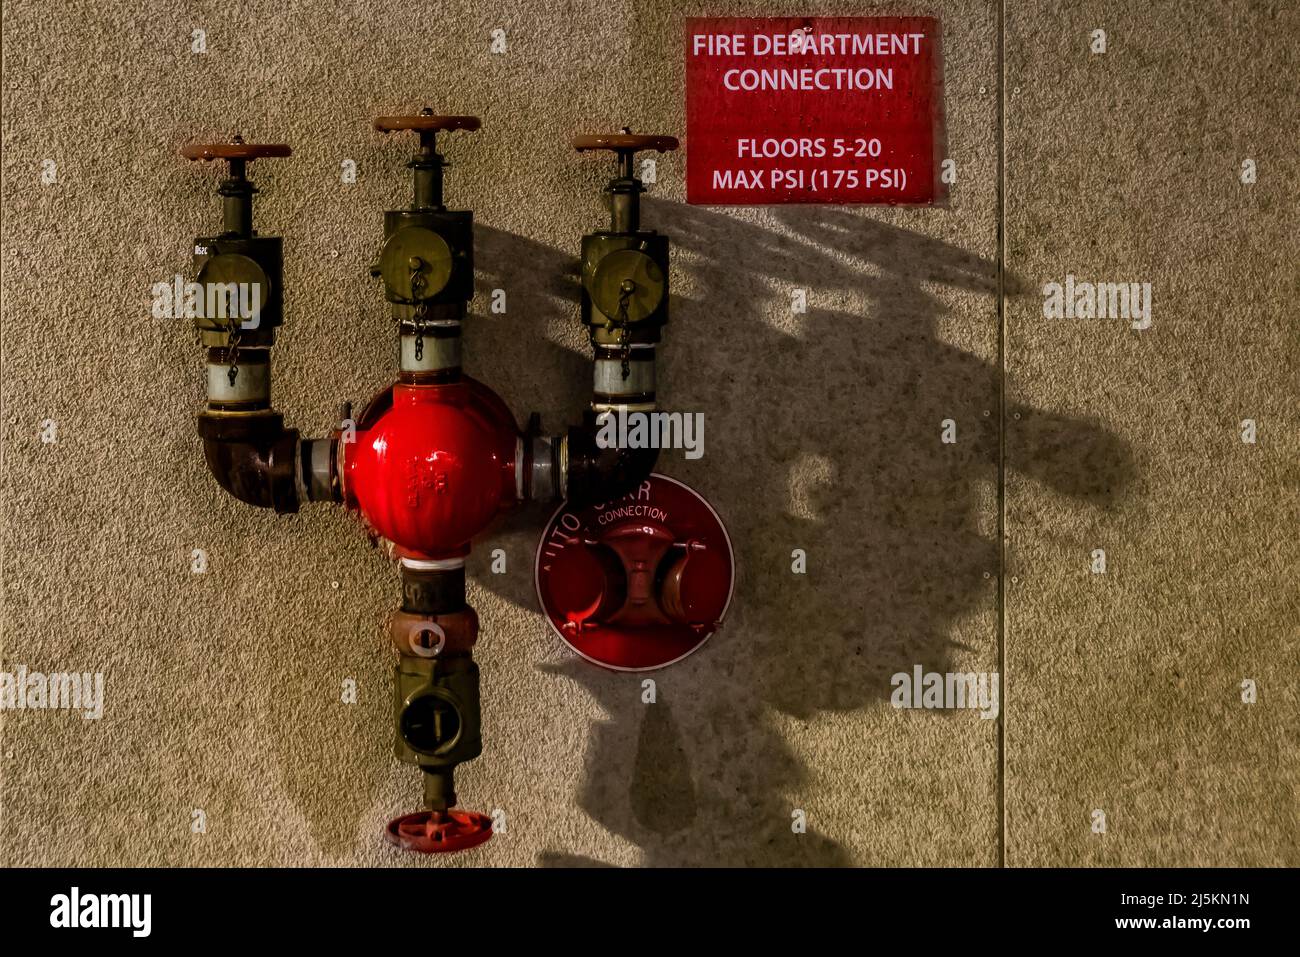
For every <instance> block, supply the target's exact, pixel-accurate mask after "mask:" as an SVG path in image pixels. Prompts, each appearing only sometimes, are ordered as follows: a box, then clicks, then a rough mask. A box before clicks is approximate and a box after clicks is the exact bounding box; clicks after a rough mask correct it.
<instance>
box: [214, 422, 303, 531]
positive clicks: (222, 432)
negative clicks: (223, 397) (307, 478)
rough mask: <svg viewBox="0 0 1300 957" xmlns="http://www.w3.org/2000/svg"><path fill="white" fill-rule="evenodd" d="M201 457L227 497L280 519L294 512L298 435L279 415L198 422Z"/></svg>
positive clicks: (296, 484)
mask: <svg viewBox="0 0 1300 957" xmlns="http://www.w3.org/2000/svg"><path fill="white" fill-rule="evenodd" d="M199 435H200V436H201V437H202V438H203V457H204V458H205V459H206V460H207V463H208V470H209V471H210V472H211V473H212V477H213V478H215V479H216V480H217V484H218V485H220V486H221V487H222V488H223V489H224V490H225V491H226V492H227V493H228V494H230V495H231V496H232V497H234V498H236V499H238V500H239V501H241V502H244V503H246V504H248V505H253V506H256V507H258V508H270V509H274V510H275V511H276V512H279V513H282V514H283V513H289V512H296V511H298V502H299V495H298V469H297V455H298V432H297V431H296V430H294V429H286V428H285V427H284V422H283V420H282V419H281V418H280V416H279V415H277V414H275V413H270V414H267V415H259V416H253V417H249V418H244V417H239V418H233V417H230V416H219V415H210V414H207V413H205V414H203V415H200V416H199Z"/></svg>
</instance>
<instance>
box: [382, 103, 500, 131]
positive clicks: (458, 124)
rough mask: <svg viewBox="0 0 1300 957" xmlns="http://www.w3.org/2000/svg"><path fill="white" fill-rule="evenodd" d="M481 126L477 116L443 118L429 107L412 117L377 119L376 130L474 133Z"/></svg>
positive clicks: (383, 117)
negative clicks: (461, 131)
mask: <svg viewBox="0 0 1300 957" xmlns="http://www.w3.org/2000/svg"><path fill="white" fill-rule="evenodd" d="M481 125H482V124H481V123H480V122H479V118H478V117H477V116H442V115H439V114H436V113H434V112H433V110H431V109H429V108H428V107H425V108H424V109H423V110H421V111H420V112H419V113H416V114H414V115H410V116H377V117H375V129H377V130H378V131H379V132H381V133H398V132H401V131H402V130H415V131H416V132H417V133H449V132H451V131H452V130H465V131H466V132H469V133H472V132H473V131H474V130H476V129H478V128H479V127H480V126H481Z"/></svg>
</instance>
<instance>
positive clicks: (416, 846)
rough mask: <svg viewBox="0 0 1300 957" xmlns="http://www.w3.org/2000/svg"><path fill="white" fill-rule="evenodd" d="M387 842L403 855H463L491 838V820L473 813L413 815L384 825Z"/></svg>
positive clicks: (421, 813) (435, 812)
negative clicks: (407, 853) (460, 852)
mask: <svg viewBox="0 0 1300 957" xmlns="http://www.w3.org/2000/svg"><path fill="white" fill-rule="evenodd" d="M387 833H388V840H389V841H391V842H392V843H393V844H396V845H397V846H398V847H400V848H402V849H403V850H407V851H421V852H423V853H425V854H442V853H446V852H448V851H463V850H466V849H468V848H471V847H478V845H480V844H482V843H484V842H486V841H487V840H488V838H490V837H491V836H492V819H491V818H490V817H488V816H487V815H486V814H479V813H477V812H476V811H461V810H458V809H457V808H451V809H450V810H447V811H427V810H426V811H416V812H415V813H414V814H404V815H402V816H401V817H398V818H394V819H393V820H391V821H389V822H388V832H387Z"/></svg>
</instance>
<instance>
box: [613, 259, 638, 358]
mask: <svg viewBox="0 0 1300 957" xmlns="http://www.w3.org/2000/svg"><path fill="white" fill-rule="evenodd" d="M635 289H636V287H635V286H633V285H632V284H631V283H626V282H625V283H624V284H623V286H622V288H621V289H620V291H619V294H618V318H616V319H615V320H614V322H613V327H614V328H615V329H617V330H618V345H619V349H620V352H619V358H620V359H622V360H623V366H622V371H623V378H624V379H626V378H627V377H628V376H629V375H631V374H632V366H631V364H630V359H631V356H632V347H631V346H630V345H628V342H627V301H628V300H629V299H631V298H632V293H633V292H634V291H635Z"/></svg>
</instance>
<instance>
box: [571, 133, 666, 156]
mask: <svg viewBox="0 0 1300 957" xmlns="http://www.w3.org/2000/svg"><path fill="white" fill-rule="evenodd" d="M573 148H574V149H575V150H577V151H578V152H579V153H585V152H586V151H588V150H609V151H610V152H613V153H639V152H641V151H642V150H654V151H655V152H656V153H671V152H672V151H673V150H675V149H677V137H675V136H648V135H645V134H642V133H633V132H632V131H631V130H629V129H626V128H624V129H623V130H620V131H619V132H617V133H586V134H583V135H582V136H575V137H574V138H573Z"/></svg>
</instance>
